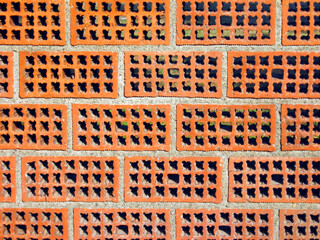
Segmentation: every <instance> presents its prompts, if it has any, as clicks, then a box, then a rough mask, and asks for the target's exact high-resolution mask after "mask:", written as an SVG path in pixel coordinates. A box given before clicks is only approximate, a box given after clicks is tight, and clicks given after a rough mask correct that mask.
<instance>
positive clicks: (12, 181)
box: [0, 157, 16, 202]
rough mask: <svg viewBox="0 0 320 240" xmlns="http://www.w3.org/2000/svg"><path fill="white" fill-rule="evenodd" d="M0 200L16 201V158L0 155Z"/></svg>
mask: <svg viewBox="0 0 320 240" xmlns="http://www.w3.org/2000/svg"><path fill="white" fill-rule="evenodd" d="M0 183H1V184H0V202H15V201H16V158H15V157H0Z"/></svg>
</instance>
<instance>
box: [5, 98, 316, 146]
mask: <svg viewBox="0 0 320 240" xmlns="http://www.w3.org/2000/svg"><path fill="white" fill-rule="evenodd" d="M170 109H171V106H170V105H103V104H73V106H72V121H73V122H72V128H73V149H74V150H99V151H103V150H125V151H126V150H127V151H147V150H149V151H155V150H159V151H169V150H170V145H171V116H170V115H171V113H170V111H171V110H170ZM176 114H177V116H176V119H177V120H176V121H177V124H176V138H177V145H176V147H177V150H178V151H223V150H228V151H275V149H276V127H277V126H276V125H277V124H276V119H277V114H276V106H275V105H209V104H206V105H188V104H178V105H177V107H176ZM281 148H282V150H285V151H288V150H310V151H319V150H320V106H319V105H290V104H283V105H282V107H281ZM0 149H36V150H44V149H47V150H66V149H67V107H66V106H65V105H57V104H52V105H41V104H1V105H0Z"/></svg>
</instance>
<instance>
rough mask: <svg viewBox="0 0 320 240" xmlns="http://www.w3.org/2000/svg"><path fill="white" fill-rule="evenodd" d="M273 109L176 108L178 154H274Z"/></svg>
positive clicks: (247, 106) (256, 107) (274, 117)
mask: <svg viewBox="0 0 320 240" xmlns="http://www.w3.org/2000/svg"><path fill="white" fill-rule="evenodd" d="M275 128H276V108H275V106H274V105H187V104H179V105H178V106H177V149H178V151H186V150H187V151H195V150H197V151H217V150H228V151H241V150H243V151H244V150H246V151H250V150H251V151H274V150H275V141H276V140H275Z"/></svg>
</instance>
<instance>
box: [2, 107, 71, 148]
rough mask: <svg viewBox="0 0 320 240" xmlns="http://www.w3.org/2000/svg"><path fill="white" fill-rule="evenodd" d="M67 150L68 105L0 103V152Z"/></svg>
mask: <svg viewBox="0 0 320 240" xmlns="http://www.w3.org/2000/svg"><path fill="white" fill-rule="evenodd" d="M66 148H67V107H66V106H64V105H48V104H46V105H40V104H0V149H33V150H41V149H49V150H66Z"/></svg>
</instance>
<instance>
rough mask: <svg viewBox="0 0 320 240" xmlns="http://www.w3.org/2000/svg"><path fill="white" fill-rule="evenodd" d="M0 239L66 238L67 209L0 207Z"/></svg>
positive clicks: (54, 239) (53, 239)
mask: <svg viewBox="0 0 320 240" xmlns="http://www.w3.org/2000/svg"><path fill="white" fill-rule="evenodd" d="M0 239H4V240H5V239H17V240H18V239H30V240H32V239H43V240H44V239H48V240H57V239H59V240H67V239H68V209H67V208H63V209H54V208H50V209H40V208H0Z"/></svg>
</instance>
